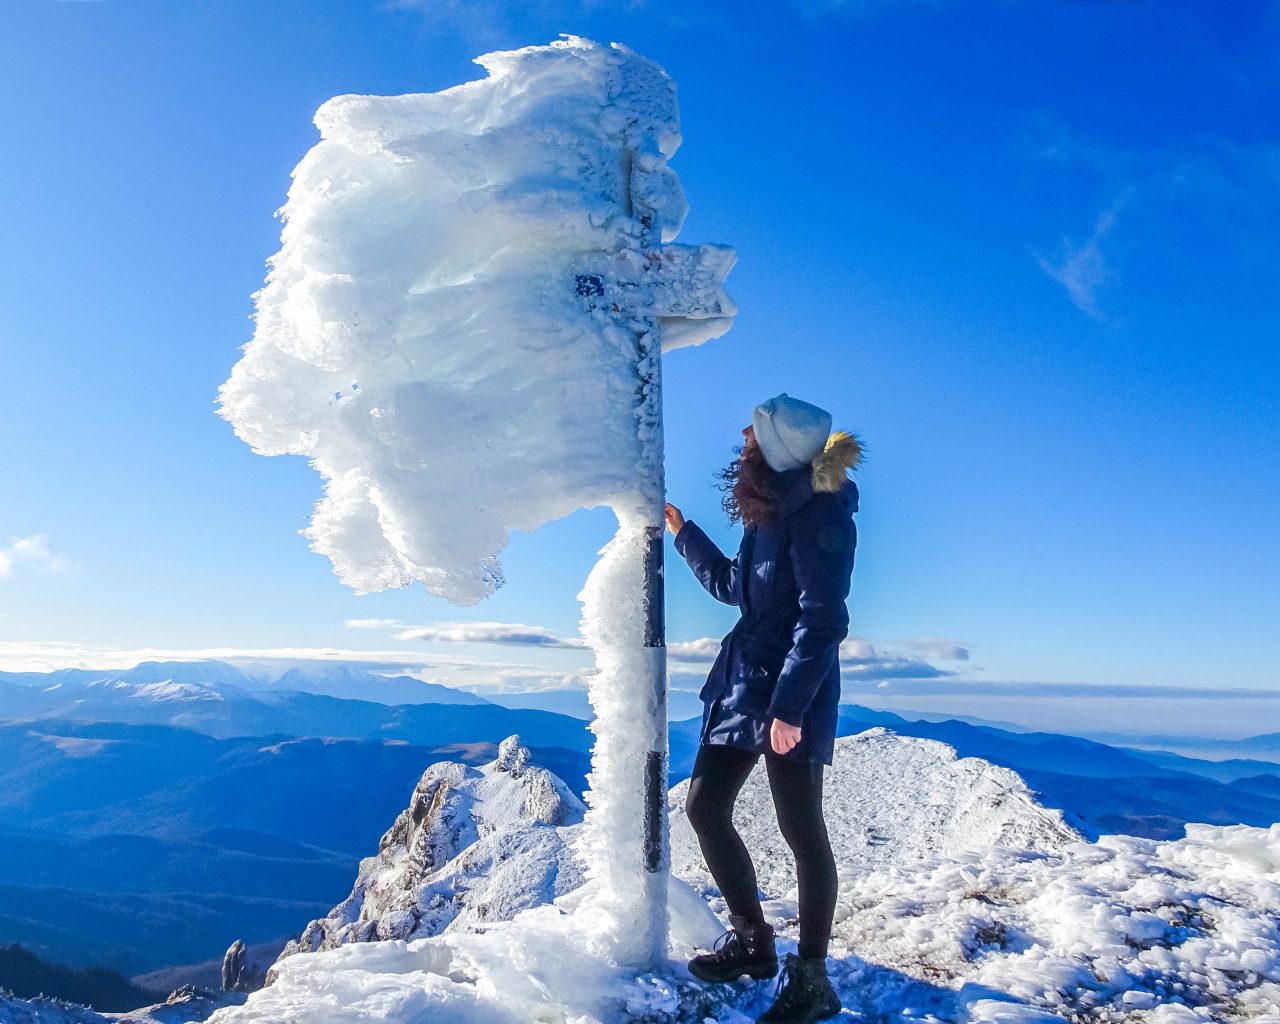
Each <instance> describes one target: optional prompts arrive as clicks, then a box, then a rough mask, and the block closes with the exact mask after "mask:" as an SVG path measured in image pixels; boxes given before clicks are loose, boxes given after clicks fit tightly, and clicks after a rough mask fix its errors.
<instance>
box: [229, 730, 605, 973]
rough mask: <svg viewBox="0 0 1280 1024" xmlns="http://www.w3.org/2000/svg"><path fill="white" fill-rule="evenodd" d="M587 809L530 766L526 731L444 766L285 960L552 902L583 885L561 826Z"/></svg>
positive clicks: (430, 773)
mask: <svg viewBox="0 0 1280 1024" xmlns="http://www.w3.org/2000/svg"><path fill="white" fill-rule="evenodd" d="M585 812H586V808H585V807H584V806H583V804H582V801H581V800H579V799H578V797H577V796H575V795H574V793H573V792H572V791H571V790H570V789H569V788H568V787H567V786H566V785H565V784H564V783H563V782H562V781H561V780H560V779H559V778H557V777H556V776H555V775H553V774H552V773H551V772H549V771H547V770H546V769H545V768H541V767H538V766H537V765H534V764H531V763H530V761H529V750H528V748H527V747H525V746H524V744H522V743H521V742H520V738H519V737H518V736H509V737H507V738H506V739H505V740H503V741H502V743H501V744H500V745H499V747H498V756H497V757H496V758H495V759H494V760H493V761H491V762H489V763H488V764H485V765H481V766H480V767H479V768H473V767H471V766H469V765H465V764H461V763H459V762H454V761H441V762H437V763H436V764H433V765H431V767H429V768H428V769H427V770H426V771H425V772H424V773H423V775H422V778H421V780H420V781H419V782H418V785H417V786H416V787H415V789H414V791H413V796H412V798H411V799H410V801H409V806H408V807H407V808H406V809H405V810H404V811H402V812H401V813H400V815H399V817H397V818H396V820H395V823H394V824H393V825H392V826H391V828H390V829H388V830H387V832H386V834H385V835H383V837H382V840H381V842H380V843H379V844H378V853H377V855H376V856H373V857H368V858H366V859H365V860H362V861H361V862H360V872H359V875H358V876H357V878H356V884H355V888H354V889H352V891H351V895H350V896H348V897H347V898H346V899H345V900H344V901H343V902H342V903H340V904H338V906H336V907H334V908H333V910H331V911H330V912H329V913H328V915H326V916H325V917H323V918H320V919H319V920H316V921H312V922H311V923H310V924H309V925H307V927H306V929H305V930H304V931H303V933H302V935H301V936H299V938H297V939H295V940H294V941H292V942H290V943H289V944H288V945H287V946H285V948H284V951H283V952H282V953H281V954H280V957H279V959H278V960H277V961H276V962H277V963H279V961H280V960H283V959H284V958H285V957H288V956H292V955H293V954H294V953H298V952H315V951H317V950H322V949H333V948H335V947H337V946H341V945H344V944H345V943H348V942H375V941H379V940H384V939H411V938H422V937H425V936H428V935H438V934H440V933H441V932H447V931H468V930H473V929H475V928H476V927H477V926H480V925H483V924H484V923H486V922H489V921H505V920H509V919H510V918H511V917H514V916H515V914H516V913H518V912H519V911H521V910H524V909H527V908H529V907H533V906H537V905H539V904H542V903H548V902H550V901H551V900H553V899H555V898H556V897H557V896H559V895H561V894H562V893H564V892H568V891H569V890H571V889H575V888H577V887H578V886H579V885H580V884H581V883H582V873H581V868H580V867H579V865H578V864H577V862H576V861H575V860H574V858H573V857H572V854H571V853H570V851H569V848H568V845H567V843H568V840H569V837H570V835H571V831H570V830H566V829H564V828H562V827H561V826H571V825H575V824H577V823H579V822H580V821H582V817H583V815H584V813H585ZM234 948H235V947H232V950H234ZM230 956H231V951H228V957H230ZM272 980H273V978H272V974H271V972H268V975H267V984H270V983H271V981H272Z"/></svg>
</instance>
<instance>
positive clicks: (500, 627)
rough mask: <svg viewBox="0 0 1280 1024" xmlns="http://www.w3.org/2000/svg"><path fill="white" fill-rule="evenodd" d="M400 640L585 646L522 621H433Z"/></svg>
mask: <svg viewBox="0 0 1280 1024" xmlns="http://www.w3.org/2000/svg"><path fill="white" fill-rule="evenodd" d="M395 639H397V640H426V641H434V642H440V643H457V644H510V645H514V646H517V647H578V648H580V647H582V646H583V643H582V641H581V640H579V639H578V638H576V637H560V636H557V635H556V634H555V633H553V632H552V631H551V630H549V629H546V628H545V627H543V626H526V625H525V624H524V623H522V622H433V623H430V624H429V625H425V626H410V627H408V628H407V629H404V630H401V631H400V632H399V633H396V634H395Z"/></svg>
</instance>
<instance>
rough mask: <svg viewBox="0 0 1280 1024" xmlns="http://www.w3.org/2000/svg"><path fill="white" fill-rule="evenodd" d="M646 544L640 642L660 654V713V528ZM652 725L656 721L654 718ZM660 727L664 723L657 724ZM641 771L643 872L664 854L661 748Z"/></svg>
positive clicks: (661, 680) (660, 682)
mask: <svg viewBox="0 0 1280 1024" xmlns="http://www.w3.org/2000/svg"><path fill="white" fill-rule="evenodd" d="M648 533H649V546H648V548H646V550H645V559H644V604H645V632H644V645H645V646H646V647H653V648H660V649H661V654H662V655H663V656H664V657H662V658H660V660H661V661H662V662H663V663H664V666H663V670H662V671H660V672H658V673H656V677H655V679H654V680H653V685H654V687H655V688H656V692H655V693H654V701H653V706H654V708H656V709H659V714H660V715H661V717H662V718H664V719H665V717H666V715H665V714H661V712H662V711H665V709H666V706H667V696H666V685H667V680H666V671H665V661H666V658H665V654H666V646H667V641H666V625H665V621H664V620H665V615H664V613H663V601H664V587H663V573H662V527H661V526H650V527H649V529H648ZM654 724H655V725H658V723H657V722H656V721H655V723H654ZM661 727H662V729H663V730H665V728H666V723H665V722H663V723H662V724H661ZM644 768H645V771H644V812H645V813H644V866H645V870H646V871H661V870H662V869H663V866H664V864H663V862H664V859H665V854H666V843H665V842H664V839H665V835H664V833H665V831H666V814H665V813H664V811H665V809H666V799H667V755H666V751H665V750H662V749H655V750H650V751H649V756H648V758H647V759H646V761H645V766H644Z"/></svg>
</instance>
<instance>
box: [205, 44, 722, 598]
mask: <svg viewBox="0 0 1280 1024" xmlns="http://www.w3.org/2000/svg"><path fill="white" fill-rule="evenodd" d="M477 63H479V64H481V65H482V66H483V67H484V68H485V70H486V71H487V72H488V77H486V78H483V79H480V80H478V81H474V82H468V83H466V84H464V85H460V86H457V87H455V88H452V89H447V90H445V91H444V92H440V93H434V94H423V95H406V96H337V97H335V98H333V99H331V100H329V101H328V102H327V103H325V104H324V105H323V106H322V107H321V108H320V110H319V111H318V112H317V114H316V118H315V121H316V125H317V127H319V129H320V132H321V136H322V139H321V141H320V142H319V143H318V144H317V145H316V146H314V147H313V148H312V149H311V151H310V152H308V153H307V154H306V156H305V157H303V159H302V161H301V163H299V164H298V166H297V167H296V168H295V170H294V172H293V185H292V187H291V188H290V189H289V197H288V201H287V202H286V203H285V205H284V207H283V208H282V209H281V211H280V213H281V216H282V217H283V219H284V229H283V231H282V233H281V241H282V246H281V249H280V251H279V252H278V253H277V254H276V255H275V256H273V257H272V259H271V261H270V273H269V275H268V277H267V281H266V285H265V286H264V287H263V288H262V290H261V291H259V292H258V293H257V295H256V296H255V298H256V304H257V317H256V319H257V326H256V330H255V332H254V336H253V340H252V341H251V342H250V343H249V344H248V345H247V346H246V348H245V351H244V356H243V358H242V359H241V360H240V362H239V363H237V364H236V366H235V368H234V369H233V371H232V373H231V377H230V379H229V380H228V381H227V382H226V383H225V384H224V385H223V386H222V389H221V391H220V395H219V397H220V400H221V414H222V415H223V416H224V417H226V418H227V419H228V420H229V421H230V422H231V423H232V425H233V426H234V427H235V430H236V433H237V434H238V435H239V436H240V437H241V438H242V439H244V440H245V441H246V442H248V443H249V444H250V445H252V446H253V448H254V450H255V451H258V452H260V453H262V454H266V455H281V454H297V455H305V456H307V457H308V458H309V459H310V460H311V463H312V465H313V466H314V467H315V468H316V469H317V470H319V471H320V473H321V474H322V476H323V477H324V480H325V497H324V499H323V501H321V502H320V504H319V506H318V507H317V509H316V512H315V516H314V518H313V519H312V523H311V527H310V528H309V529H308V530H307V531H306V534H307V536H308V537H309V538H310V540H311V542H312V546H313V547H314V548H315V550H317V551H319V552H322V553H323V554H325V555H327V556H328V557H329V558H330V559H332V561H333V564H334V568H335V570H336V572H337V574H338V575H339V577H341V579H342V580H343V581H344V582H345V583H347V584H349V585H350V586H352V587H354V588H355V589H356V590H357V591H360V592H370V591H377V590H383V589H386V588H388V587H396V586H403V585H406V584H408V583H411V582H412V581H414V580H420V581H421V582H422V583H424V584H425V585H426V586H427V588H428V589H429V590H431V591H432V592H433V593H436V594H439V595H441V596H443V597H447V598H448V599H450V600H452V601H455V602H459V603H471V602H474V601H476V600H478V599H479V598H481V597H483V596H485V595H486V594H488V593H490V592H491V591H492V590H493V589H494V588H495V587H496V586H498V585H500V584H501V582H502V570H501V566H500V565H499V562H498V554H499V552H500V551H501V550H502V548H503V547H504V546H505V545H506V541H507V533H508V531H509V530H512V529H520V530H534V529H536V528H537V527H539V526H541V525H542V524H543V523H546V522H548V521H550V520H552V519H557V518H560V517H562V516H565V515H568V514H569V513H570V512H573V511H574V510H575V509H578V508H583V507H586V508H589V507H594V506H597V505H602V504H607V505H611V506H614V507H615V508H616V507H619V506H634V505H635V504H636V502H637V495H639V496H640V500H641V502H642V503H643V502H644V501H649V502H653V501H657V500H660V498H661V419H660V414H659V413H658V411H657V410H656V409H655V408H651V407H650V406H651V404H652V402H653V401H654V400H656V395H652V394H650V393H649V389H648V388H647V387H646V382H647V381H648V380H649V379H650V378H651V377H652V374H653V372H654V370H655V367H653V366H646V365H643V364H644V363H645V361H646V360H649V361H656V360H657V359H658V353H657V351H656V349H654V351H652V352H649V351H648V349H647V347H646V345H647V344H648V343H653V342H655V341H656V338H655V337H654V331H653V328H654V327H655V326H656V323H657V321H658V320H661V321H662V324H663V327H664V328H665V330H664V334H665V336H666V337H667V338H669V339H672V341H673V343H675V344H681V345H683V344H691V343H697V342H700V341H705V340H707V338H709V337H714V336H717V335H719V334H722V333H724V331H726V330H727V329H728V328H729V326H730V324H731V322H732V316H733V312H734V310H733V306H732V303H731V302H730V300H729V299H728V298H727V296H726V295H725V294H724V291H723V288H722V284H721V282H722V281H723V278H724V275H725V273H727V271H728V268H729V266H730V265H731V264H732V261H733V253H732V250H729V249H726V248H722V247H715V246H704V247H698V248H690V247H684V246H675V245H664V244H663V243H664V242H668V241H670V240H671V239H672V238H674V237H675V235H676V233H677V232H678V231H679V229H680V226H681V224H682V222H683V220H684V217H685V212H686V204H685V200H684V196H683V193H682V191H681V188H680V183H679V179H678V178H677V177H676V175H675V173H674V172H673V171H672V170H671V169H670V168H668V166H667V160H668V158H670V157H671V155H672V154H673V153H674V152H675V150H676V148H677V146H678V145H679V144H680V131H679V121H678V115H677V111H676V101H675V86H674V83H672V81H671V80H670V79H669V78H668V77H667V75H666V74H665V73H664V72H663V71H662V69H661V68H659V67H658V66H657V65H655V64H653V63H651V62H650V61H647V60H645V59H644V58H642V57H640V56H638V55H636V54H634V53H632V52H631V51H629V50H626V49H625V48H622V47H618V46H614V47H608V46H601V45H599V44H596V43H592V42H589V41H587V40H583V39H577V38H568V39H565V40H563V41H561V42H558V43H553V44H552V45H550V46H533V47H528V48H525V49H521V50H515V51H511V52H506V53H491V54H488V55H486V56H484V57H480V58H479V59H478V61H477ZM615 309H616V312H615ZM646 465H647V466H648V468H649V469H650V471H656V473H657V476H656V478H653V479H649V480H641V479H638V473H640V472H642V471H643V467H645V466H646Z"/></svg>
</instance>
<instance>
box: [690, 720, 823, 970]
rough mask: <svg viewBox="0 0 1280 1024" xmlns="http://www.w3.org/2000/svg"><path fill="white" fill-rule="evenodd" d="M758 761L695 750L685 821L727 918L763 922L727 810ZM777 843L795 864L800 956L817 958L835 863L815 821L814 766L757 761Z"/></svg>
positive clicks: (750, 868) (734, 752)
mask: <svg viewBox="0 0 1280 1024" xmlns="http://www.w3.org/2000/svg"><path fill="white" fill-rule="evenodd" d="M759 757H760V755H759V754H753V753H751V752H750V751H746V750H738V749H737V748H735V747H726V746H721V745H718V744H710V743H707V744H703V745H702V746H700V747H699V748H698V756H697V759H696V760H695V761H694V763H693V776H692V777H691V779H690V781H689V796H688V798H687V799H686V801H685V805H684V806H685V814H686V815H688V818H689V824H691V825H692V826H693V830H694V832H696V833H697V835H698V844H699V845H700V846H701V847H702V856H703V857H704V858H705V859H706V861H707V867H708V868H710V870H711V876H712V877H713V878H714V879H715V880H716V885H718V886H719V887H720V892H721V894H722V895H723V896H724V901H725V903H727V904H728V906H729V912H730V913H733V914H738V915H739V916H741V917H745V918H746V919H747V920H748V921H757V922H759V921H763V920H764V911H763V910H761V909H760V895H759V892H758V891H757V889H756V869H755V866H754V865H753V864H752V863H751V854H750V853H748V852H747V847H746V844H745V843H743V841H742V836H740V835H739V834H738V830H737V829H736V828H734V827H733V804H734V801H735V800H737V798H738V792H739V791H740V790H741V789H742V785H743V783H745V782H746V781H747V776H748V775H750V774H751V769H752V768H753V767H755V763H756V760H757V759H758V758H759ZM764 763H765V767H766V768H767V769H768V771H769V789H770V791H771V792H772V793H773V808H774V811H775V812H776V813H777V815H778V828H779V829H780V830H781V831H782V838H783V839H785V840H786V841H787V845H788V846H789V847H791V853H792V854H793V855H794V856H795V859H796V880H797V882H798V883H799V890H800V955H801V956H802V957H825V956H826V955H827V941H828V940H829V939H830V937H831V919H832V917H833V916H834V914H835V908H836V859H835V857H834V856H833V855H832V853H831V841H830V840H829V839H828V838H827V823H826V822H825V821H824V820H823V817H822V768H823V766H822V764H820V763H818V762H809V761H789V760H787V759H786V758H784V757H781V756H779V755H777V754H774V753H772V752H770V753H767V754H765V755H764Z"/></svg>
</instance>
